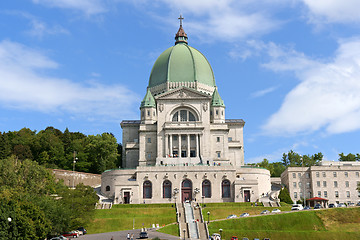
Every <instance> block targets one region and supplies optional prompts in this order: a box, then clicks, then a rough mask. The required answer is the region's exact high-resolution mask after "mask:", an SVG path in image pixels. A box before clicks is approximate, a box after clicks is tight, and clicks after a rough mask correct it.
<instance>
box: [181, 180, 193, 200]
mask: <svg viewBox="0 0 360 240" xmlns="http://www.w3.org/2000/svg"><path fill="white" fill-rule="evenodd" d="M181 199H182V201H183V202H184V201H185V200H191V199H192V183H191V181H190V180H189V179H185V180H184V181H183V182H182V184H181Z"/></svg>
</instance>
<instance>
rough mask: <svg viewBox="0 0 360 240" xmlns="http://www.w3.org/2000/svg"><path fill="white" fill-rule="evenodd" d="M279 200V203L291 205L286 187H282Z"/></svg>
mask: <svg viewBox="0 0 360 240" xmlns="http://www.w3.org/2000/svg"><path fill="white" fill-rule="evenodd" d="M279 199H280V201H281V202H285V203H289V204H292V203H293V201H292V200H291V197H290V194H289V190H288V189H287V188H286V187H284V188H282V189H281V190H280V193H279Z"/></svg>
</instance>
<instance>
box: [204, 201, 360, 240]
mask: <svg viewBox="0 0 360 240" xmlns="http://www.w3.org/2000/svg"><path fill="white" fill-rule="evenodd" d="M359 228H360V208H349V209H346V208H344V209H327V210H321V211H301V212H294V213H289V214H277V215H268V216H261V217H252V218H251V217H250V218H242V219H232V220H227V221H217V222H211V223H210V225H209V231H210V234H212V233H215V232H217V233H219V229H223V232H222V234H223V237H224V238H225V239H230V238H231V236H237V237H239V238H242V237H248V238H249V239H253V238H259V239H263V238H265V237H268V238H271V239H294V240H295V239H296V240H297V239H310V240H311V239H314V240H315V239H316V240H317V239H346V238H348V239H360V231H359Z"/></svg>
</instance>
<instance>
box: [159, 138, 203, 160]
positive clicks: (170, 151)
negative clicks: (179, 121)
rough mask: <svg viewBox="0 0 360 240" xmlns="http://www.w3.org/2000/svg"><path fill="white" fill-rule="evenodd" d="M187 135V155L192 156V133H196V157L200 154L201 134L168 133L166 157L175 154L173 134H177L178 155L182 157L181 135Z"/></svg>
mask: <svg viewBox="0 0 360 240" xmlns="http://www.w3.org/2000/svg"><path fill="white" fill-rule="evenodd" d="M184 135H185V136H186V142H187V151H186V157H190V145H191V144H190V137H191V135H195V143H196V145H195V157H199V156H200V148H199V140H200V134H166V135H165V155H166V157H169V156H171V157H174V156H173V136H177V139H178V156H179V157H181V150H182V149H181V141H182V139H181V137H182V136H184Z"/></svg>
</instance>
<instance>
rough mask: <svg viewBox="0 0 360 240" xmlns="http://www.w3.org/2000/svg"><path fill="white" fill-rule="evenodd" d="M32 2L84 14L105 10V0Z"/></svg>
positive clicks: (45, 0) (42, 0)
mask: <svg viewBox="0 0 360 240" xmlns="http://www.w3.org/2000/svg"><path fill="white" fill-rule="evenodd" d="M33 2H34V3H36V4H41V5H45V6H48V7H58V8H64V9H73V10H78V11H81V12H83V13H85V14H86V15H93V14H99V13H104V12H106V11H107V8H106V6H105V1H101V0H33Z"/></svg>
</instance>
